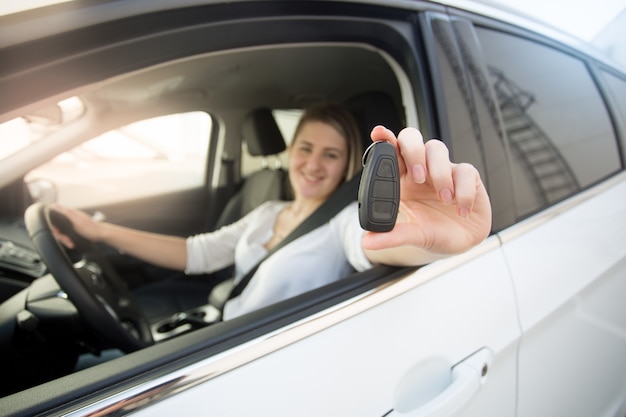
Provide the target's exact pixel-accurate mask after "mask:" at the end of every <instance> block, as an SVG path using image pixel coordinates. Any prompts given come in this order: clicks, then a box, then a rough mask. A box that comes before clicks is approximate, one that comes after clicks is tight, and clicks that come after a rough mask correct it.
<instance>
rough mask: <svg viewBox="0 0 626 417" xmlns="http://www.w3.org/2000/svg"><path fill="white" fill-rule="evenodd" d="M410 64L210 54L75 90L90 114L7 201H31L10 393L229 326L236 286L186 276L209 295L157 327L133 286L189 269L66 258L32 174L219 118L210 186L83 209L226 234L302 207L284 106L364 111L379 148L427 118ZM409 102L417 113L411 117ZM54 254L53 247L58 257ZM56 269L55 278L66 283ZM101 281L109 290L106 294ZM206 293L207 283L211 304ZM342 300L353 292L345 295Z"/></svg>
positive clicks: (8, 300) (346, 47) (318, 52)
mask: <svg viewBox="0 0 626 417" xmlns="http://www.w3.org/2000/svg"><path fill="white" fill-rule="evenodd" d="M399 68H400V67H399V66H398V65H397V63H396V62H395V61H393V60H392V59H391V58H390V57H389V56H388V55H387V54H386V53H385V52H383V51H381V50H378V49H376V48H373V47H372V46H366V45H363V44H359V43H322V42H320V43H304V44H302V43H299V44H293V45H277V46H264V47H257V48H243V49H237V50H231V51H227V52H221V53H220V52H215V53H206V54H199V55H197V56H192V57H188V58H185V59H179V60H175V61H172V62H167V63H164V64H159V65H154V66H151V67H148V68H145V69H142V70H138V71H134V72H132V73H130V74H128V75H118V76H115V77H111V78H110V79H106V80H105V81H102V82H99V83H95V84H92V85H90V86H88V87H86V88H82V89H81V90H80V91H77V92H76V91H75V92H73V94H75V95H76V96H77V97H78V98H79V99H80V100H81V102H82V103H83V106H84V112H83V114H82V115H81V116H80V117H78V118H77V119H76V120H74V121H71V122H68V123H65V124H63V123H60V124H59V126H58V127H57V128H55V129H52V130H51V133H49V134H48V135H47V136H46V137H45V140H40V141H38V142H36V143H33V144H32V145H31V146H30V147H29V148H28V152H29V154H30V158H31V159H30V162H29V164H30V165H28V164H23V165H20V167H22V166H23V167H25V168H21V169H22V172H19V171H17V172H16V173H15V181H13V184H12V185H10V186H8V187H4V189H3V190H2V193H3V197H4V198H5V199H7V200H8V197H11V198H10V200H11V201H15V198H13V196H14V195H15V194H16V193H17V194H20V195H22V196H23V198H22V199H21V200H20V201H21V203H20V204H17V205H13V206H11V207H5V209H4V212H3V213H2V222H1V224H0V237H1V239H2V241H1V242H0V271H1V272H2V274H1V275H0V295H1V296H2V299H1V300H0V301H2V304H0V345H1V346H2V349H3V351H5V352H7V353H6V354H3V355H2V356H3V358H2V359H0V361H1V363H2V364H3V368H4V369H5V370H6V371H5V372H8V374H9V375H11V378H10V380H11V383H10V384H8V385H4V384H3V385H2V389H1V391H2V394H3V395H6V394H9V393H11V392H15V391H19V390H21V389H24V388H27V387H29V386H33V385H36V384H39V383H41V382H44V381H47V380H50V379H54V378H57V377H59V376H63V375H67V374H70V373H72V372H75V371H77V370H80V369H84V368H85V367H89V366H91V365H92V364H97V363H100V362H103V361H106V360H108V359H110V358H111V357H118V356H123V355H124V354H125V353H128V352H133V351H136V350H138V349H142V348H144V347H147V346H150V345H153V344H155V343H162V342H163V341H168V340H171V339H173V338H175V337H178V336H180V335H181V334H187V333H189V331H190V330H195V329H198V328H205V327H207V326H209V325H212V327H215V328H219V327H220V326H225V325H226V324H227V323H218V324H213V322H214V315H213V310H211V309H212V308H214V307H211V305H210V303H209V297H208V294H210V293H211V291H212V290H213V292H212V293H211V294H212V299H211V302H212V303H213V304H219V301H216V299H220V298H222V299H223V295H221V296H220V295H219V294H220V291H221V293H222V294H223V293H224V292H225V291H228V289H227V288H229V287H227V286H225V284H224V283H225V282H228V278H229V273H230V271H229V270H228V269H226V270H223V271H219V272H217V273H214V274H211V275H210V276H206V275H203V276H194V277H185V278H184V279H188V280H189V282H190V283H192V285H197V287H193V286H192V287H190V288H194V290H192V291H193V292H195V293H196V294H195V295H196V298H195V300H194V301H193V302H192V304H191V305H190V306H185V307H182V308H183V311H180V312H179V314H177V315H175V316H173V317H168V318H166V319H162V318H161V319H160V320H159V321H158V322H157V323H155V322H154V321H152V322H151V321H150V320H149V319H146V318H145V316H144V314H143V313H142V312H141V311H139V308H138V307H137V305H136V303H135V302H134V301H133V295H132V293H133V291H135V290H136V289H138V288H140V287H142V286H144V285H146V284H148V283H155V282H158V281H159V280H162V279H171V277H172V276H173V275H176V274H175V273H173V272H172V271H166V270H161V269H159V268H156V267H153V266H150V265H146V264H144V263H142V262H141V261H138V260H136V259H131V258H130V257H128V256H126V255H124V254H121V253H118V252H116V251H114V250H112V249H111V248H106V247H99V245H93V244H88V243H85V245H84V246H82V247H80V249H79V250H78V251H66V250H61V249H60V246H59V245H58V244H57V243H56V242H55V241H54V238H53V237H52V235H51V233H50V224H51V223H53V224H54V225H55V226H57V227H59V228H63V227H67V225H64V224H63V219H59V218H56V216H55V215H54V211H52V210H50V206H49V205H47V204H33V203H36V201H35V199H34V198H33V197H32V196H31V195H29V194H28V192H26V191H25V190H26V185H25V184H24V181H23V178H24V176H25V175H26V174H27V173H28V170H32V169H34V168H36V167H37V165H38V164H41V163H44V162H46V161H47V160H49V159H51V158H52V157H54V156H55V155H58V154H60V153H62V152H64V151H67V150H69V149H72V148H73V147H75V146H77V145H79V144H80V143H82V142H84V141H86V140H89V139H90V138H93V137H95V136H98V135H100V134H102V133H104V132H107V131H109V130H112V129H116V128H119V127H120V126H124V125H126V124H128V123H132V122H135V121H138V120H143V119H146V118H150V117H156V116H160V115H165V114H172V113H181V112H188V111H201V112H206V113H207V114H209V115H210V116H211V120H212V121H213V129H212V132H211V134H210V137H207V138H206V140H207V141H208V142H209V147H208V148H209V151H208V153H207V161H206V173H205V178H204V182H203V185H202V186H200V187H196V188H194V189H187V190H182V191H177V192H174V193H170V194H163V195H156V196H151V197H147V198H138V199H128V200H125V201H121V202H116V203H111V204H108V205H101V206H97V207H88V206H87V207H84V206H83V207H80V208H81V209H84V210H85V211H87V212H89V213H94V212H96V211H97V212H100V213H104V215H106V219H107V221H110V222H112V223H116V224H120V225H125V226H130V227H135V228H139V229H143V230H149V231H153V232H159V233H168V234H176V235H180V236H186V235H189V234H193V233H200V232H204V231H210V230H214V229H216V228H219V227H221V226H223V225H226V224H229V223H232V222H233V221H236V220H237V219H239V218H240V217H241V216H243V215H244V214H246V213H247V212H249V211H250V210H251V209H252V208H254V207H257V206H258V205H259V204H260V203H262V202H264V201H267V200H270V199H290V198H291V197H290V189H289V183H288V178H287V175H286V166H284V165H281V164H280V163H277V162H274V163H272V162H271V161H274V160H278V158H279V156H278V155H280V154H281V153H282V154H284V152H285V149H286V146H287V145H286V143H287V142H288V141H289V140H290V139H291V138H288V137H284V134H283V133H282V132H281V129H280V127H279V126H278V124H277V121H276V118H275V112H276V111H281V110H288V111H291V110H302V109H304V108H305V107H306V106H308V105H310V104H314V103H318V102H333V103H341V104H343V105H345V106H346V107H347V108H348V109H349V110H350V111H351V112H352V113H353V115H354V116H355V119H356V120H357V122H358V125H359V129H360V131H361V134H362V136H363V142H364V144H366V145H367V144H368V143H369V142H370V139H369V131H370V130H371V129H372V127H374V126H375V125H377V124H383V125H385V126H387V127H388V128H390V129H392V130H394V131H396V132H397V131H399V129H400V128H401V127H402V126H404V125H405V124H406V116H405V114H416V111H415V110H414V109H412V108H411V107H412V106H414V103H413V101H412V92H411V91H410V89H407V88H402V87H401V85H403V84H404V83H405V79H406V75H405V74H404V73H403V71H402V70H401V69H399ZM40 107H41V109H43V110H41V111H35V109H33V114H35V113H37V114H38V115H39V116H41V115H42V114H44V113H45V112H44V110H45V108H46V107H51V108H54V107H55V102H54V101H53V102H49V103H43V104H40ZM407 107H409V109H408V110H410V111H406V112H405V109H407ZM52 113H54V112H52ZM25 116H27V115H25ZM413 124H415V121H413ZM171 140H176V138H171ZM244 153H247V154H248V156H251V157H257V159H261V160H263V162H262V164H261V166H260V168H258V169H256V170H254V171H253V172H251V173H245V170H244V168H245V167H242V158H243V154H244ZM94 185H96V184H94ZM29 206H30V208H28V212H27V214H26V217H25V220H23V213H24V211H26V209H27V207H29ZM29 233H30V238H29ZM68 233H71V231H70V230H69V229H68ZM31 239H32V240H33V241H31ZM33 242H34V246H35V247H37V249H39V251H37V250H35V248H34V247H33ZM42 247H44V248H47V249H44V251H45V252H46V253H45V254H42V253H41V251H42V250H41V248H42ZM46 266H47V267H48V268H47V267H46ZM381 268H382V267H381ZM49 271H56V272H53V275H54V277H53V276H52V275H48V272H49ZM389 271H390V269H387V268H382V269H380V268H379V269H376V268H375V269H374V270H373V271H369V272H368V273H367V274H365V275H364V276H366V277H367V279H370V280H371V279H379V278H381V277H384V279H389V277H390V276H392V275H390V273H389ZM59 275H63V277H61V276H59ZM180 275H182V274H179V277H180ZM359 279H360V281H359ZM367 279H365V280H364V279H362V278H358V277H357V278H355V280H353V281H349V280H347V281H346V282H352V283H353V285H357V284H355V283H360V284H362V283H363V282H366V281H367ZM80 280H82V281H83V282H88V284H87V287H86V286H81V285H77V282H76V281H80ZM219 283H222V284H221V286H220V285H217V284H219ZM360 284H358V285H360ZM216 285H217V286H216ZM89 286H91V287H89ZM99 286H102V287H106V289H102V288H99V289H96V287H99ZM214 287H215V288H214ZM77 288H78V289H77ZM86 288H87V290H86ZM197 288H201V290H200V291H199V293H200V294H201V295H199V296H198V294H197V291H196V289H197ZM220 288H221V290H220ZM224 288H226V289H224ZM94 289H96V290H95V291H94ZM324 291H326V290H321V291H319V294H323V293H324ZM341 291H342V292H343V293H345V294H348V295H349V294H350V293H349V291H348V290H346V288H345V287H344V288H343V289H341ZM59 294H64V296H62V297H59ZM94 294H96V295H97V296H94ZM216 294H217V295H216ZM68 296H69V299H71V300H72V302H71V303H70V302H68ZM118 299H124V300H127V301H128V303H127V304H128V305H127V306H126V307H125V308H123V309H118V308H116V309H115V310H116V311H113V312H112V311H111V308H110V305H113V304H114V303H115V301H114V300H118ZM316 300H318V299H316ZM292 302H293V303H296V304H291V308H294V306H296V305H298V306H299V307H298V308H302V306H303V305H305V304H302V302H301V301H300V302H295V301H292ZM315 303H317V301H314V302H313V301H312V302H311V305H313V304H315ZM115 304H118V303H115ZM283 304H284V303H283ZM287 304H289V303H287ZM24 305H26V306H27V307H26V308H24ZM103 306H104V307H103ZM209 307H211V308H209ZM217 331H218V330H216V332H217ZM111 352H113V353H111ZM42 369H44V370H45V372H42ZM6 380H8V379H6Z"/></svg>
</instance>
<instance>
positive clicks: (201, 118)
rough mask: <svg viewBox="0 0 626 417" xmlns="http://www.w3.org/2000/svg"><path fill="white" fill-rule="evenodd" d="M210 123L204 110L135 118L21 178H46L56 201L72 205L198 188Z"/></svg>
mask: <svg viewBox="0 0 626 417" xmlns="http://www.w3.org/2000/svg"><path fill="white" fill-rule="evenodd" d="M211 128H212V121H211V116H209V115H208V114H207V113H204V112H189V113H179V114H171V115H166V116H160V117H155V118H151V119H146V120H142V121H138V122H135V123H131V124H129V125H126V126H123V127H120V128H117V129H115V130H111V131H108V132H106V133H104V134H102V135H100V136H97V137H95V138H93V139H91V140H88V141H86V142H84V143H82V144H81V145H79V146H77V147H75V148H73V149H71V150H70V151H67V152H64V153H62V154H60V155H58V156H57V157H55V158H53V159H52V160H50V161H49V162H47V163H46V164H44V165H41V166H39V167H38V168H36V169H35V170H33V171H31V172H30V173H28V174H27V175H26V177H25V180H26V182H27V183H28V182H33V181H35V180H40V179H44V180H47V181H50V182H51V183H52V184H54V187H55V188H56V190H57V191H56V200H57V202H59V203H60V204H63V205H67V206H72V207H94V206H101V205H106V204H111V203H115V202H120V201H128V200H132V199H137V198H143V197H151V196H157V195H160V194H166V193H172V192H177V191H183V190H186V189H192V188H197V187H200V186H202V185H203V184H204V182H205V177H206V175H205V171H206V158H207V151H208V143H209V136H210V132H211ZM129 162H132V163H129Z"/></svg>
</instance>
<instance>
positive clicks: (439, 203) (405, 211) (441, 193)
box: [362, 126, 491, 264]
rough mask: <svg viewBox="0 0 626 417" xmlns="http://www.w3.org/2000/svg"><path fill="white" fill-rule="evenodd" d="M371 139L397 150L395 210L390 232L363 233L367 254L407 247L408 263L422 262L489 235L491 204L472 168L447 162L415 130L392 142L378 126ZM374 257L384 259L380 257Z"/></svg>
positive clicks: (435, 143) (436, 145)
mask: <svg viewBox="0 0 626 417" xmlns="http://www.w3.org/2000/svg"><path fill="white" fill-rule="evenodd" d="M371 137H372V140H373V141H380V140H383V141H387V142H389V143H391V144H392V145H393V146H394V147H395V148H396V152H397V155H398V166H399V170H400V207H399V212H398V219H397V221H396V225H395V227H394V228H393V230H391V231H390V232H386V233H373V232H367V233H366V234H365V236H364V238H363V241H362V245H363V248H364V249H365V250H366V251H368V252H369V251H380V250H382V249H390V248H398V247H407V246H409V247H411V248H414V249H416V250H417V254H418V255H417V257H415V258H414V259H412V260H410V261H409V260H407V263H409V264H421V263H426V262H429V261H430V260H434V259H437V258H439V257H441V256H445V255H451V254H456V253H461V252H464V251H466V250H468V249H470V248H471V247H473V246H475V245H477V244H478V243H480V242H482V241H483V240H484V239H485V238H486V237H487V236H488V234H489V232H490V230H491V204H490V202H489V196H488V195H487V191H486V189H485V186H484V184H483V182H482V180H481V178H480V174H479V173H478V170H477V169H476V168H475V167H474V166H472V165H471V164H467V163H460V164H455V163H452V162H451V161H450V157H449V152H448V148H447V147H446V145H445V144H444V143H443V142H441V141H439V140H434V139H433V140H429V141H428V142H426V143H424V140H423V137H422V134H421V133H420V132H419V131H418V130H417V129H413V128H406V129H404V130H402V131H401V132H400V133H399V134H398V137H397V138H396V136H395V135H394V134H393V132H391V131H390V130H388V129H386V128H384V127H382V126H377V127H375V128H374V129H373V130H372V133H371ZM384 252H385V251H382V252H381V253H384ZM408 254H411V252H408ZM368 256H369V254H368ZM396 256H397V254H396ZM422 257H425V258H427V259H421V258H422ZM374 258H375V259H374V260H381V261H383V262H384V261H385V257H384V256H383V257H382V259H376V256H374ZM429 258H432V259H429ZM370 259H372V257H371V256H370ZM391 263H398V262H391Z"/></svg>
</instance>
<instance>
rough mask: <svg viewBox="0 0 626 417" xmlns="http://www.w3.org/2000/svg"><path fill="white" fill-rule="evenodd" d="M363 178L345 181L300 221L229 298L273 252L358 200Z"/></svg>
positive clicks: (239, 290) (234, 294) (237, 288)
mask: <svg viewBox="0 0 626 417" xmlns="http://www.w3.org/2000/svg"><path fill="white" fill-rule="evenodd" d="M360 180H361V174H359V173H357V174H356V175H354V176H353V177H352V178H351V179H350V180H349V181H346V182H344V183H343V184H341V185H340V186H339V188H337V190H335V192H334V193H332V194H331V195H330V197H328V199H326V201H324V202H323V203H322V204H321V205H320V206H319V207H318V208H317V209H316V210H315V211H314V212H313V213H311V215H310V216H309V217H307V218H306V219H305V220H304V221H303V222H302V223H300V224H299V225H298V226H297V227H296V228H295V229H294V230H293V231H292V232H291V233H290V234H289V235H287V237H286V238H284V239H283V240H282V241H281V242H280V243H279V244H278V245H276V246H274V247H273V248H272V249H271V250H270V251H269V252H267V254H266V255H265V256H264V257H263V259H261V260H260V261H259V262H258V263H257V264H256V265H255V266H254V267H253V268H252V269H250V270H249V271H248V273H246V275H244V277H243V278H242V279H241V280H240V281H239V282H238V283H237V285H235V287H234V288H233V289H232V291H231V292H230V295H229V296H228V300H231V299H233V298H235V297H237V296H239V295H240V294H241V293H242V292H243V290H244V289H245V288H246V286H247V285H248V283H249V282H250V280H251V279H252V276H253V275H254V273H255V272H256V270H257V269H258V267H259V265H261V263H262V262H263V261H265V260H266V259H267V258H269V257H270V256H271V255H272V254H274V253H275V252H276V251H278V250H279V249H280V248H282V247H284V246H285V245H287V244H288V243H291V242H293V241H294V240H295V239H297V238H299V237H300V236H303V235H305V234H307V233H308V232H310V231H312V230H314V229H316V228H318V227H319V226H321V225H323V224H324V223H326V222H327V221H329V220H330V219H331V218H333V216H335V214H337V213H339V212H340V211H341V210H342V209H343V208H344V207H346V206H347V205H348V204H350V203H351V202H353V201H356V200H357V195H358V190H359V182H360Z"/></svg>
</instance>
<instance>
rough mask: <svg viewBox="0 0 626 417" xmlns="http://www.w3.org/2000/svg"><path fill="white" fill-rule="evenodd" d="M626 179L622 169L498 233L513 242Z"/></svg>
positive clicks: (502, 237) (504, 239) (502, 238)
mask: <svg viewBox="0 0 626 417" xmlns="http://www.w3.org/2000/svg"><path fill="white" fill-rule="evenodd" d="M624 181H626V171H624V170H622V171H620V172H618V173H617V174H615V175H613V176H612V177H610V178H607V179H605V180H603V181H602V182H600V183H599V184H596V185H595V186H592V187H590V188H588V189H586V190H584V191H581V192H579V193H577V194H575V195H573V196H572V197H569V198H567V199H566V200H563V201H562V202H560V203H557V204H555V205H554V206H552V207H549V208H547V209H544V210H542V211H541V212H540V213H538V214H536V215H534V216H531V217H529V218H528V219H525V220H522V221H520V222H518V223H516V224H514V225H512V226H510V227H509V228H507V229H505V230H503V231H501V232H499V233H498V235H499V237H500V241H501V242H502V244H506V243H508V242H511V241H512V240H514V239H516V238H518V237H520V236H523V235H525V234H527V233H528V232H529V231H531V230H533V229H536V228H538V227H539V226H541V225H542V224H544V223H546V222H548V221H550V220H552V219H553V218H555V217H557V216H559V215H561V214H563V213H565V212H567V211H569V210H571V209H573V208H574V207H576V206H579V205H581V204H582V203H584V202H585V201H587V200H590V199H592V198H594V197H596V196H598V195H600V194H602V193H603V192H605V191H607V190H609V189H610V188H612V187H615V186H617V185H619V184H620V183H622V182H624Z"/></svg>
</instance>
